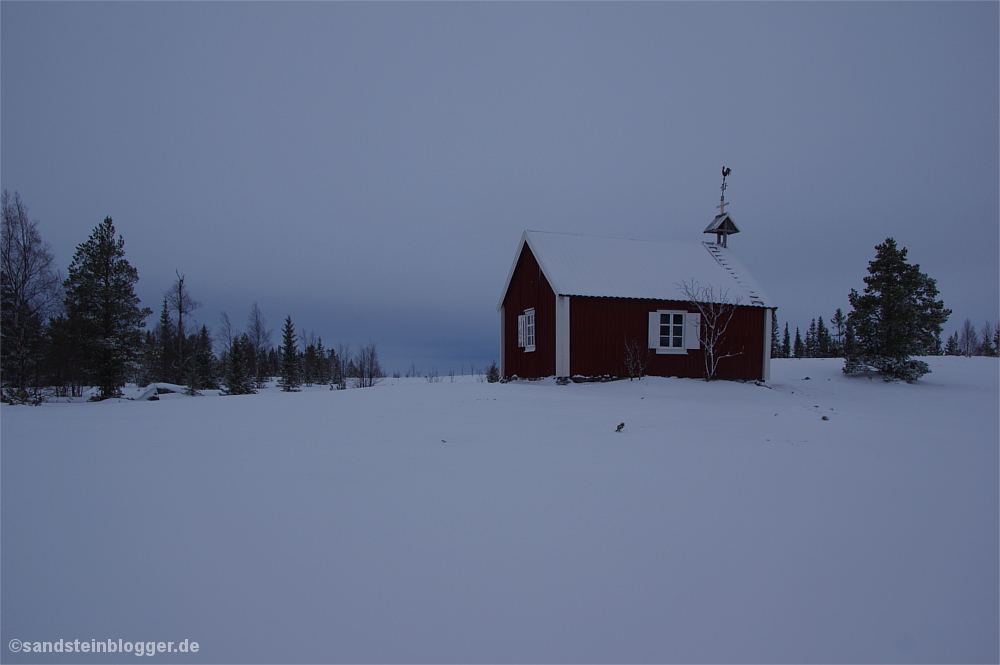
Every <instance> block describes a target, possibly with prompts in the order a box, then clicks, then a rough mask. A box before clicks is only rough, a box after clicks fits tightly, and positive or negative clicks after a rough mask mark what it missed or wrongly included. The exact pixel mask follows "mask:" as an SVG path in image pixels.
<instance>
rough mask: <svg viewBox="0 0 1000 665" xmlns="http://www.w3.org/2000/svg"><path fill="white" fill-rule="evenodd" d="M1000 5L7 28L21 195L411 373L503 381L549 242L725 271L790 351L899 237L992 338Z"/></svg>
mask: <svg viewBox="0 0 1000 665" xmlns="http://www.w3.org/2000/svg"><path fill="white" fill-rule="evenodd" d="M998 8H1000V5H998V4H997V3H995V2H971V3H963V2H948V3H944V2H941V3H939V2H926V3H924V2H919V3H917V2H898V3H797V2H789V3H728V2H718V3H680V2H667V3H325V2H311V3H267V2H254V3H202V2H187V3H160V2H154V3H91V2H82V3H62V2H52V3H32V2H10V1H8V0H5V1H4V2H2V4H0V181H2V182H0V184H2V187H3V188H6V189H8V190H10V191H12V192H13V191H15V190H16V191H17V192H19V193H20V195H21V197H22V199H23V200H24V202H25V203H26V204H27V206H28V208H29V213H30V216H31V217H32V218H35V219H38V220H39V223H40V230H41V233H42V235H43V237H44V239H45V240H47V241H49V242H51V243H52V246H53V250H54V252H55V254H56V259H57V262H58V264H59V265H60V266H61V267H62V268H63V270H64V271H65V268H66V266H68V264H69V262H70V260H71V258H72V255H73V252H74V250H75V248H76V246H77V245H78V244H80V243H82V242H83V241H85V240H86V238H87V237H88V236H89V234H90V233H91V231H92V230H93V228H94V227H95V226H96V225H97V224H98V223H99V222H100V221H101V220H102V219H104V217H105V216H108V215H110V216H111V217H113V218H114V221H115V226H116V228H117V230H118V232H119V233H120V234H122V235H123V236H124V238H125V247H126V252H127V256H128V259H129V261H130V262H131V263H132V265H133V266H135V267H136V268H137V269H138V271H139V275H140V282H139V285H138V288H137V292H138V294H139V296H140V298H141V299H142V300H143V304H145V305H148V306H150V307H152V308H153V309H154V310H155V311H158V310H159V306H160V301H161V299H162V292H163V291H164V290H165V289H167V288H168V287H169V286H170V283H171V282H172V281H173V279H174V273H175V271H179V272H180V273H182V274H184V275H186V283H187V284H188V285H189V286H190V288H191V290H192V294H193V295H194V297H195V298H197V299H198V300H200V301H201V302H202V303H203V307H202V308H201V309H199V310H197V312H196V313H195V317H196V318H197V319H198V321H199V322H202V323H206V324H208V325H209V326H210V327H211V328H213V329H214V328H216V327H217V326H218V321H219V314H220V312H222V311H226V312H228V314H229V316H230V318H231V319H232V320H233V322H234V323H235V324H236V325H237V326H238V327H242V326H243V325H244V324H245V320H246V317H247V313H248V312H249V310H250V307H251V305H252V304H253V302H254V301H257V302H258V303H259V305H260V307H261V309H262V310H263V312H264V314H265V316H266V317H267V318H268V322H269V325H270V327H271V328H273V329H274V334H273V337H274V341H275V342H276V343H277V342H278V341H279V335H280V328H281V324H282V321H283V320H284V318H285V316H286V315H291V316H292V319H293V321H294V322H295V323H296V326H297V328H298V329H299V330H300V331H313V332H314V333H315V334H317V335H320V336H322V337H323V340H324V342H325V343H326V345H327V346H330V345H331V344H336V343H337V342H343V343H351V344H352V345H353V346H354V347H355V348H356V347H357V346H358V345H359V344H361V343H365V342H367V341H369V340H374V341H377V342H378V343H379V346H380V349H381V351H382V355H383V360H384V361H385V362H384V365H385V366H386V369H387V370H389V371H393V370H399V371H402V370H405V368H407V367H408V366H409V365H410V362H411V361H412V362H415V363H416V364H417V366H418V368H419V369H421V370H425V371H426V370H428V369H431V368H432V367H436V368H437V369H438V370H440V371H441V372H442V373H444V372H446V371H447V370H449V369H454V370H456V371H459V370H460V367H461V366H462V365H464V366H465V367H466V368H468V366H469V364H470V363H476V364H484V363H489V361H490V360H491V359H493V358H496V357H497V354H498V346H499V333H498V330H499V316H498V315H497V313H496V309H495V308H496V305H497V301H498V299H499V297H500V289H501V288H502V286H503V283H504V280H505V278H506V276H507V272H508V270H509V267H510V264H511V261H512V260H513V258H514V252H515V250H516V248H517V243H518V241H519V239H520V237H521V232H522V231H523V230H524V229H526V228H530V229H536V230H546V231H561V232H571V233H585V234H593V235H602V236H614V237H630V238H640V239H656V240H683V241H691V242H698V241H701V240H702V239H707V238H708V236H702V234H701V231H702V230H703V229H704V228H705V226H706V225H707V224H708V223H709V222H710V221H711V219H712V217H713V216H714V214H715V213H716V212H717V211H716V209H715V207H714V206H715V205H716V204H717V203H718V198H719V185H720V183H721V176H720V170H721V167H722V166H723V165H726V166H728V167H730V168H732V175H731V176H730V178H729V189H728V190H727V192H726V194H727V196H726V199H727V201H730V202H731V205H730V206H729V209H728V212H730V213H731V214H732V216H733V217H734V219H735V220H736V221H737V223H738V224H739V225H740V228H741V229H742V233H740V234H739V235H737V236H734V237H733V238H731V242H730V246H731V247H732V249H733V250H734V252H736V253H737V255H738V256H739V258H740V260H741V261H742V262H743V263H744V264H745V265H746V266H747V268H749V270H750V271H751V272H752V273H753V275H754V277H756V279H757V280H758V281H759V282H760V283H761V285H762V286H763V288H764V289H765V290H766V291H767V292H768V293H769V295H770V296H771V297H772V298H773V299H774V300H775V301H776V302H777V303H778V304H779V311H778V320H779V321H780V322H781V323H784V322H785V321H788V322H789V323H790V324H791V327H792V329H793V331H794V328H795V327H796V326H798V327H800V328H802V329H803V332H804V330H805V328H806V327H807V326H808V325H809V320H810V319H811V318H813V317H816V316H823V317H824V319H829V317H830V316H831V315H832V314H833V312H834V311H835V310H836V308H838V307H841V308H844V309H845V310H846V309H847V306H848V303H847V294H848V292H849V291H850V289H852V288H856V289H859V290H860V289H861V288H863V286H864V285H863V282H862V279H863V277H864V276H865V274H866V267H867V264H868V261H870V260H871V259H872V258H874V253H875V250H874V247H875V245H876V244H878V243H879V242H881V241H882V240H884V239H885V238H886V237H888V236H892V237H894V238H895V239H896V240H897V242H898V243H899V244H900V245H901V246H904V247H907V248H908V249H909V252H910V254H909V256H910V260H911V261H912V262H914V263H919V264H920V265H921V268H922V269H923V270H924V271H925V272H927V273H928V274H929V275H930V276H931V277H934V278H935V279H937V280H938V287H939V289H940V291H941V296H942V298H943V299H944V301H945V304H946V306H947V307H950V308H951V309H953V310H954V314H953V315H952V318H951V320H950V321H949V322H948V324H947V325H946V327H945V329H946V332H947V333H950V332H952V331H954V330H955V329H957V328H958V326H959V325H960V324H961V322H962V321H963V320H964V319H965V318H967V317H968V318H970V319H972V320H973V322H974V323H976V324H977V326H980V325H982V323H983V321H984V320H985V319H989V320H990V321H996V320H997V318H998V317H1000V311H998V310H1000V305H998V302H1000V287H998V282H1000V277H998V275H1000V261H998V255H1000V184H998V183H1000V131H998V128H1000V104H998V99H1000V84H998V81H1000V68H998V62H1000V46H998V23H1000V16H998Z"/></svg>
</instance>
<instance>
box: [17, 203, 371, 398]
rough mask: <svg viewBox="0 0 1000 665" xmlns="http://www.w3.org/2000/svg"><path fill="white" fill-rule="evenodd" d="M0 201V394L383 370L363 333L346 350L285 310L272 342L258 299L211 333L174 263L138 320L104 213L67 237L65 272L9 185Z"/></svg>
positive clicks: (118, 240)
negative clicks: (78, 234)
mask: <svg viewBox="0 0 1000 665" xmlns="http://www.w3.org/2000/svg"><path fill="white" fill-rule="evenodd" d="M0 204H2V209H3V226H2V256H0V264H2V265H0V278H2V279H0V292H2V293H0V297H2V302H0V318H2V321H0V373H2V386H0V391H2V392H0V399H2V401H5V402H9V403H36V404H37V403H40V402H41V401H43V400H44V399H45V398H46V397H48V396H56V397H59V396H62V397H65V396H80V395H82V394H83V393H84V389H85V388H87V387H95V388H97V389H98V393H97V395H95V397H94V399H107V398H111V397H119V396H121V394H122V390H121V389H122V387H124V385H125V384H126V383H129V382H134V383H136V384H138V385H149V384H151V383H170V384H177V385H183V386H185V388H186V391H187V392H188V393H189V394H196V393H197V392H198V391H199V390H205V389H222V390H223V392H224V394H228V395H241V394H249V393H254V392H256V391H257V390H259V389H261V388H263V387H264V386H265V385H266V384H267V383H268V382H269V381H270V380H271V379H272V378H273V377H278V386H279V387H280V388H281V389H282V390H286V391H296V390H299V389H300V388H301V387H302V386H303V385H306V386H311V385H315V384H320V385H329V386H330V388H331V389H336V388H341V389H342V388H346V387H347V386H348V383H349V382H350V383H351V384H352V385H354V386H357V387H369V386H373V385H375V384H376V383H378V381H379V380H380V379H381V378H382V377H384V376H385V374H384V372H383V371H382V367H381V364H380V363H379V355H378V347H377V345H376V344H375V343H374V342H369V343H368V344H367V345H364V346H362V347H361V348H360V349H359V350H358V351H357V352H355V353H352V352H351V349H350V346H349V345H343V344H341V345H338V346H337V348H336V349H333V348H330V349H328V348H326V347H324V345H323V340H322V338H318V339H315V338H313V336H312V335H310V338H309V339H308V340H305V343H304V344H302V343H300V340H299V337H298V335H297V333H296V331H295V325H294V324H293V323H292V319H291V317H290V316H289V317H287V318H286V319H285V326H284V329H283V332H282V339H281V344H280V345H279V346H278V347H274V346H273V344H272V339H271V334H272V331H271V330H269V329H268V327H267V321H266V319H265V318H264V315H263V313H262V312H261V311H260V308H259V307H258V306H257V303H254V304H253V307H252V308H251V310H250V314H249V316H248V319H247V326H246V329H245V331H242V332H241V331H239V330H238V329H237V328H236V327H235V326H233V324H232V323H231V321H230V320H229V316H228V315H227V314H226V313H225V312H223V313H222V317H221V322H220V328H219V332H218V333H217V335H215V336H214V337H213V335H212V333H211V331H210V330H209V328H208V326H206V325H200V326H196V325H193V317H192V313H193V312H194V311H195V310H196V309H198V308H199V307H200V306H201V303H199V302H198V301H197V300H195V299H194V298H193V296H192V294H191V292H190V289H189V287H188V285H187V283H186V281H185V277H184V275H182V274H180V273H179V272H178V273H176V276H177V278H176V280H175V281H174V282H173V284H171V285H170V287H169V288H168V289H167V290H166V291H165V292H164V294H163V301H162V307H161V309H160V316H159V319H158V321H157V323H156V324H155V325H154V326H153V328H152V329H151V330H146V329H145V328H146V323H145V320H146V318H147V317H149V316H151V315H152V314H153V311H152V310H151V309H150V308H148V307H143V306H141V303H140V301H139V298H138V297H137V296H136V294H135V288H134V287H135V284H136V282H138V280H139V275H138V272H137V270H136V269H135V268H134V267H133V266H132V265H130V264H129V262H128V260H127V259H126V258H125V243H124V240H123V238H122V237H121V236H120V235H116V233H115V227H114V222H113V221H112V219H111V218H110V217H106V218H105V219H104V221H103V222H102V223H100V224H99V225H97V227H95V228H94V231H93V233H92V234H91V235H90V237H89V238H88V239H87V240H86V241H85V242H84V243H82V244H80V245H79V246H78V247H77V249H76V252H75V254H74V256H73V260H72V261H71V263H70V265H69V269H68V275H67V276H66V277H65V279H64V278H63V277H62V275H61V274H60V273H59V271H58V270H57V268H56V265H55V259H54V257H53V254H52V250H51V246H50V245H49V244H48V243H46V242H44V241H43V240H42V237H41V234H40V233H39V231H38V222H37V221H34V220H30V219H29V218H28V213H27V208H26V207H25V205H24V203H23V202H22V201H21V198H20V196H19V195H18V194H17V192H15V193H14V194H13V195H11V194H10V193H9V192H8V191H6V190H4V191H3V194H2V201H0Z"/></svg>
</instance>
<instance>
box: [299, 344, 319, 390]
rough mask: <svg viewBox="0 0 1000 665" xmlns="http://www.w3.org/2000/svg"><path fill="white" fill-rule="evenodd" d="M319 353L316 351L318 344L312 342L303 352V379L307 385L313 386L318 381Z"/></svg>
mask: <svg viewBox="0 0 1000 665" xmlns="http://www.w3.org/2000/svg"><path fill="white" fill-rule="evenodd" d="M318 362H319V355H318V354H317V353H316V345H315V344H310V345H308V346H307V347H306V350H305V351H303V352H302V381H303V382H304V383H305V384H306V386H311V385H312V384H313V383H315V382H316V374H317V367H316V365H317V364H318Z"/></svg>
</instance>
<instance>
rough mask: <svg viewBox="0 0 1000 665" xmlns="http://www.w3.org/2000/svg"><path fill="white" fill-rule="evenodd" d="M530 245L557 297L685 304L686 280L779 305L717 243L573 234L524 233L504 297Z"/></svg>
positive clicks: (743, 300)
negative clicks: (681, 302)
mask: <svg viewBox="0 0 1000 665" xmlns="http://www.w3.org/2000/svg"><path fill="white" fill-rule="evenodd" d="M525 244H527V245H528V247H529V248H530V249H531V253H532V254H534V256H535V259H536V260H537V261H538V265H539V266H541V269H542V272H543V273H545V278H546V279H547V280H548V281H549V284H550V285H551V286H552V290H553V291H555V293H556V295H564V296H598V297H608V298H651V299H656V300H686V298H685V297H684V295H683V293H682V292H681V284H682V283H684V282H689V283H690V282H692V281H693V282H697V283H698V286H700V287H711V288H712V289H713V291H714V292H715V294H716V295H717V296H719V295H720V294H724V293H728V298H729V301H730V302H732V301H734V300H736V298H739V300H740V304H741V305H750V306H756V307H774V306H775V305H774V304H773V303H772V301H771V299H770V298H768V297H767V295H766V294H765V293H764V291H763V289H761V288H760V284H758V283H757V281H756V280H755V279H754V278H753V277H752V276H751V275H750V273H749V272H747V269H746V268H744V267H743V264H741V263H740V262H739V260H737V259H736V257H735V256H734V255H733V253H732V251H731V250H729V249H726V248H724V247H721V246H719V245H716V244H715V243H707V242H706V243H687V242H665V241H657V240H627V239H623V238H601V237H597V236H585V235H577V234H572V233H549V232H545V231H525V232H524V235H523V236H522V237H521V242H520V244H519V245H518V248H517V254H516V255H515V257H514V264H513V265H512V266H511V268H510V272H509V273H508V275H507V282H506V284H504V288H503V292H502V294H501V296H500V305H498V306H497V309H498V310H499V309H500V307H501V306H502V305H503V298H504V296H505V295H506V294H507V288H508V287H509V286H510V280H511V278H512V277H513V275H514V268H515V266H516V265H517V260H518V258H519V257H520V256H521V252H522V250H523V248H524V245H525Z"/></svg>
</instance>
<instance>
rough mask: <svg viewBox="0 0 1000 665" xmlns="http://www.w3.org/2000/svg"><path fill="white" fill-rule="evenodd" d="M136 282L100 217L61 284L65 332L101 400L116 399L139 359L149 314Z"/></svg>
mask: <svg viewBox="0 0 1000 665" xmlns="http://www.w3.org/2000/svg"><path fill="white" fill-rule="evenodd" d="M138 281H139V273H138V272H137V271H136V269H135V268H133V267H132V266H131V265H129V262H128V261H127V260H126V259H125V241H124V240H123V239H122V237H121V236H118V239H117V240H116V239H115V227H114V224H113V223H112V221H111V218H110V217H105V218H104V222H102V223H101V224H99V225H98V226H97V227H96V228H95V229H94V232H93V233H92V234H91V236H90V238H89V239H88V240H87V241H86V242H85V243H83V244H81V245H80V246H79V247H77V250H76V254H75V255H74V256H73V262H72V263H71V264H70V267H69V277H67V278H66V281H65V282H64V287H65V289H66V312H67V318H68V320H69V325H70V329H71V331H72V334H73V336H74V338H75V341H76V343H77V344H78V345H79V348H80V354H81V358H82V361H83V365H84V368H85V371H86V373H87V377H88V379H89V381H90V382H91V385H94V386H97V387H98V388H99V389H100V399H107V398H109V397H118V396H120V395H121V387H122V386H123V385H124V383H125V378H126V376H127V374H128V370H129V364H130V363H133V362H134V361H136V360H137V358H138V354H139V350H140V346H141V343H142V328H143V327H144V326H145V325H146V324H145V323H144V321H143V319H145V318H146V317H147V316H149V315H150V314H152V313H153V312H152V310H150V309H149V308H148V307H144V308H140V307H139V298H138V297H137V296H136V295H135V283H136V282H138Z"/></svg>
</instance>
